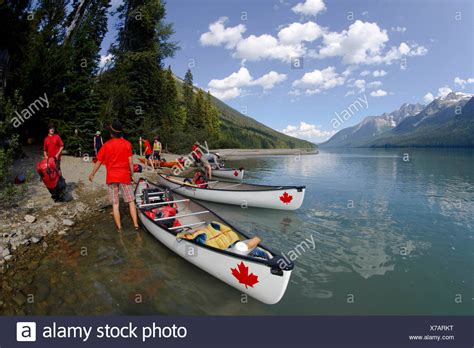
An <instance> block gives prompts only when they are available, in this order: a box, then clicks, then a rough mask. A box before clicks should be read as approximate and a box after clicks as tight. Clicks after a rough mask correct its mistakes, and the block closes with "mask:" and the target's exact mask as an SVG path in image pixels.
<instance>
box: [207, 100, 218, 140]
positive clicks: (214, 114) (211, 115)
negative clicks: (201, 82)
mask: <svg viewBox="0 0 474 348" xmlns="http://www.w3.org/2000/svg"><path fill="white" fill-rule="evenodd" d="M205 110H206V128H207V131H208V133H209V137H210V139H211V140H212V141H217V140H218V139H219V128H220V116H219V111H218V110H217V108H216V107H215V106H214V105H213V104H212V99H211V92H209V91H207V95H206V102H205Z"/></svg>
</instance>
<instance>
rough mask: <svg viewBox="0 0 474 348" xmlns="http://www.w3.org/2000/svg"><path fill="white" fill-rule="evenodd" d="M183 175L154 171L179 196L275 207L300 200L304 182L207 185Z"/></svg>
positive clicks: (296, 204) (289, 206) (286, 207)
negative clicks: (288, 184)
mask: <svg viewBox="0 0 474 348" xmlns="http://www.w3.org/2000/svg"><path fill="white" fill-rule="evenodd" d="M184 180H185V178H182V177H179V176H172V175H163V174H160V173H158V183H159V184H160V185H163V186H166V187H168V188H170V189H171V190H173V192H177V193H179V194H181V195H183V196H187V197H191V198H196V199H200V200H203V201H209V202H216V203H224V204H232V205H239V206H241V207H243V208H247V207H256V208H268V209H279V210H295V209H298V208H300V207H301V204H303V200H304V193H305V187H304V186H265V185H255V184H246V183H237V184H236V183H233V182H228V181H211V182H209V183H208V188H200V187H196V186H195V185H191V184H186V183H184Z"/></svg>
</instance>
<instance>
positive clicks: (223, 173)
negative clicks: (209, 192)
mask: <svg viewBox="0 0 474 348" xmlns="http://www.w3.org/2000/svg"><path fill="white" fill-rule="evenodd" d="M212 176H215V177H218V178H225V179H233V180H240V181H242V180H243V179H244V169H243V168H241V169H235V168H219V169H212Z"/></svg>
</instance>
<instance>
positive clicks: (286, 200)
mask: <svg viewBox="0 0 474 348" xmlns="http://www.w3.org/2000/svg"><path fill="white" fill-rule="evenodd" d="M292 200H293V196H292V195H289V194H288V192H286V191H285V193H283V195H281V196H280V201H282V202H283V203H285V204H290V202H291V201H292Z"/></svg>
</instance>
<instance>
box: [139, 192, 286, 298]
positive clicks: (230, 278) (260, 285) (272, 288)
mask: <svg viewBox="0 0 474 348" xmlns="http://www.w3.org/2000/svg"><path fill="white" fill-rule="evenodd" d="M140 185H141V184H140ZM137 192H140V188H138V189H137ZM138 216H139V219H140V222H141V223H142V224H143V226H144V227H145V228H146V229H147V230H148V231H149V232H150V233H151V234H152V235H153V236H154V237H155V238H156V239H158V240H159V241H160V242H161V243H163V244H164V245H165V246H166V247H168V248H169V249H171V250H172V251H174V252H175V253H176V254H178V255H179V256H181V257H182V258H184V259H185V260H186V261H189V262H191V263H192V264H194V265H195V266H197V267H199V268H201V269H202V270H204V271H206V272H207V273H209V274H211V275H213V276H214V277H216V278H218V279H220V280H221V281H223V282H224V283H226V284H228V285H230V286H232V287H233V288H235V289H236V290H238V291H240V292H241V293H245V294H248V295H249V296H251V297H253V298H255V299H257V300H259V301H261V302H263V303H265V304H275V303H277V302H279V301H280V300H281V298H282V297H283V295H284V294H285V291H286V288H287V286H288V282H289V280H290V276H291V272H292V270H283V271H282V275H276V274H272V272H271V268H270V267H269V266H268V265H266V264H263V263H259V262H253V261H251V260H248V259H246V260H242V259H241V258H239V257H238V256H232V255H229V253H219V252H216V251H213V250H211V249H209V248H206V247H202V246H199V245H198V244H196V243H192V242H190V241H187V240H184V239H177V238H176V237H175V236H174V235H173V234H171V233H170V232H168V231H166V230H164V229H162V228H160V227H159V226H157V225H156V224H155V223H154V222H153V221H152V220H150V219H149V218H148V217H147V216H146V215H145V214H144V213H143V212H142V211H141V210H140V209H138ZM241 263H243V265H244V266H245V267H248V274H251V273H253V274H254V275H255V276H257V279H258V282H257V283H255V284H253V285H252V286H251V285H248V286H246V285H244V284H241V283H240V282H239V280H238V279H237V278H236V277H235V276H234V275H233V271H232V269H234V270H238V269H239V265H241ZM238 296H239V298H240V295H238Z"/></svg>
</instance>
